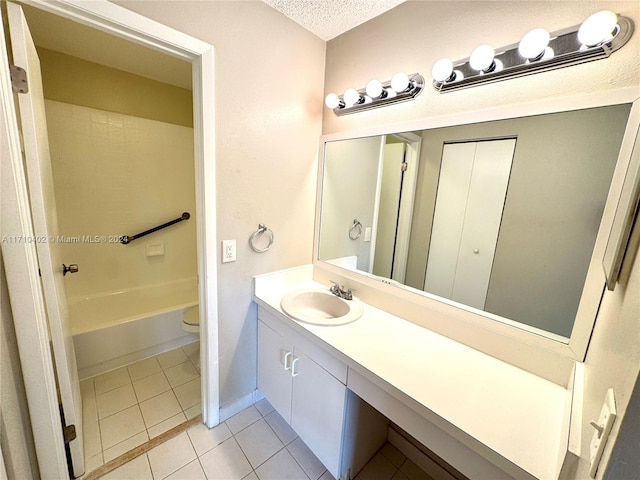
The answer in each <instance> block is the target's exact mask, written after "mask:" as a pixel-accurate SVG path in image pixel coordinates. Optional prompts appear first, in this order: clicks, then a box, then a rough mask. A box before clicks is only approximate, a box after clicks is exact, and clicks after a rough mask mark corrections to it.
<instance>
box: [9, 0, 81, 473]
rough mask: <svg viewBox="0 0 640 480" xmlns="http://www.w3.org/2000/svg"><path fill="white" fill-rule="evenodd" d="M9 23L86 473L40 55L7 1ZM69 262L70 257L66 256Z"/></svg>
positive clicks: (76, 459)
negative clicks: (21, 74) (23, 83)
mask: <svg viewBox="0 0 640 480" xmlns="http://www.w3.org/2000/svg"><path fill="white" fill-rule="evenodd" d="M7 11H8V15H9V29H10V34H11V43H12V50H13V57H14V59H13V62H14V64H15V65H16V66H18V67H21V68H23V69H25V70H26V72H27V84H28V89H29V91H28V93H26V94H18V105H19V110H20V118H21V127H22V134H23V137H24V150H25V162H26V169H27V178H28V183H29V200H30V202H31V213H32V218H33V229H34V233H35V235H36V238H35V239H34V240H35V241H36V251H37V253H38V263H39V266H40V273H41V276H42V288H43V291H44V298H45V303H46V308H47V316H48V319H49V329H50V332H51V343H52V345H53V354H54V357H55V365H56V373H57V378H58V386H59V389H60V397H61V401H62V407H63V410H64V417H65V423H66V424H67V425H75V430H76V435H77V436H76V439H75V440H72V441H71V442H70V444H69V448H70V451H71V458H72V463H73V474H74V476H76V477H78V476H80V475H82V474H83V473H84V449H83V443H82V399H81V397H80V383H79V380H78V369H77V366H76V355H75V350H74V348H73V339H72V337H71V328H70V325H69V317H68V310H67V301H66V294H65V288H64V281H63V269H62V262H63V260H62V258H61V256H60V248H59V246H58V244H56V243H55V241H52V239H55V238H56V237H57V235H58V233H59V232H58V220H57V215H56V202H55V196H54V191H53V177H52V173H51V163H50V158H49V139H48V135H47V126H46V118H45V107H44V95H43V92H42V78H41V75H40V61H39V60H38V56H37V53H36V49H35V46H34V44H33V40H32V38H31V35H30V33H29V28H28V26H27V22H26V19H25V17H24V13H23V12H22V8H21V7H19V6H18V5H15V4H12V3H8V4H7ZM67 263H69V262H67Z"/></svg>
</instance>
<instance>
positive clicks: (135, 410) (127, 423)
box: [100, 405, 145, 449]
mask: <svg viewBox="0 0 640 480" xmlns="http://www.w3.org/2000/svg"><path fill="white" fill-rule="evenodd" d="M144 430H145V425H144V421H143V420H142V414H141V413H140V408H139V407H138V405H135V406H133V407H130V408H127V409H126V410H123V411H121V412H118V413H116V414H115V415H111V416H110V417H107V418H105V419H103V420H100V436H101V438H102V448H103V449H107V448H109V447H113V446H114V445H115V444H117V443H120V442H123V441H124V440H126V439H127V438H129V437H133V436H134V435H136V434H138V433H140V432H142V431H144Z"/></svg>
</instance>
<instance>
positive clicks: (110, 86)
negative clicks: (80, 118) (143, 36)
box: [38, 48, 193, 127]
mask: <svg viewBox="0 0 640 480" xmlns="http://www.w3.org/2000/svg"><path fill="white" fill-rule="evenodd" d="M38 57H39V58H40V67H41V69H42V80H43V88H44V96H45V98H48V99H49V100H57V101H59V102H64V103H71V104H73V105H82V106H84V107H92V108H97V109H100V110H107V111H110V112H116V113H122V114H125V115H132V116H134V117H141V118H148V119H150V120H157V121H159V122H168V123H175V124H176V125H182V126H185V127H193V99H192V97H191V91H189V90H186V89H184V88H180V87H176V86H173V85H168V84H166V83H162V82H158V81H155V80H151V79H149V78H145V77H141V76H140V75H133V74H131V73H127V72H123V71H122V70H116V69H115V68H109V67H105V66H104V65H98V64H97V63H93V62H87V61H86V60H81V59H79V58H75V57H70V56H69V55H64V54H62V53H59V52H54V51H52V50H48V49H46V48H38Z"/></svg>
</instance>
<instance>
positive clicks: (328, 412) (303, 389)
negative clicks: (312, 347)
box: [291, 349, 347, 478]
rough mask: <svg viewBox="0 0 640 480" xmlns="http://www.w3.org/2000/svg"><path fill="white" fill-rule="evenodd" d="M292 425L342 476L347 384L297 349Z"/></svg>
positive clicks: (333, 471)
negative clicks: (341, 455)
mask: <svg viewBox="0 0 640 480" xmlns="http://www.w3.org/2000/svg"><path fill="white" fill-rule="evenodd" d="M295 357H296V359H295V360H294V365H293V372H292V374H293V375H294V376H293V396H292V402H291V403H292V406H291V427H292V428H293V429H294V430H295V431H296V433H297V434H298V435H299V436H300V438H301V439H302V440H303V441H304V443H305V444H307V446H308V447H309V448H310V449H311V451H313V453H314V454H315V455H316V456H317V457H318V459H319V460H320V461H321V462H322V463H323V464H324V466H325V467H327V469H328V470H329V472H331V474H332V475H333V476H334V477H335V478H339V476H340V472H339V471H338V470H339V467H340V450H341V446H342V426H343V420H344V411H345V408H344V406H345V395H346V388H347V387H346V386H345V385H344V384H342V383H341V382H340V381H338V380H337V379H336V378H335V377H333V376H332V375H331V374H330V373H328V372H327V371H326V370H324V369H323V368H322V367H320V366H319V365H318V364H317V363H315V362H314V361H313V360H311V359H310V358H309V357H307V356H306V355H305V354H304V353H303V352H301V351H300V350H299V349H296V350H295Z"/></svg>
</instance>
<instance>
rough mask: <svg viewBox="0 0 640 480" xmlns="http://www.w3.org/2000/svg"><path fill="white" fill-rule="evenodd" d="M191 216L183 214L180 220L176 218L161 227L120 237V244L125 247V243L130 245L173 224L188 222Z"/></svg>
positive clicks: (186, 213) (187, 213)
mask: <svg viewBox="0 0 640 480" xmlns="http://www.w3.org/2000/svg"><path fill="white" fill-rule="evenodd" d="M189 218H191V215H189V212H184V213H183V214H182V216H181V217H180V218H176V219H175V220H171V221H170V222H167V223H163V224H162V225H158V226H157V227H153V228H150V229H149V230H145V231H144V232H141V233H137V234H136V235H132V236H129V235H123V236H121V237H120V243H122V244H123V245H126V244H127V243H131V242H132V241H134V240H137V239H138V238H140V237H144V236H145V235H149V234H150V233H153V232H157V231H158V230H162V229H163V228H167V227H169V226H171V225H173V224H175V223H178V222H181V221H183V220H189Z"/></svg>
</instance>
